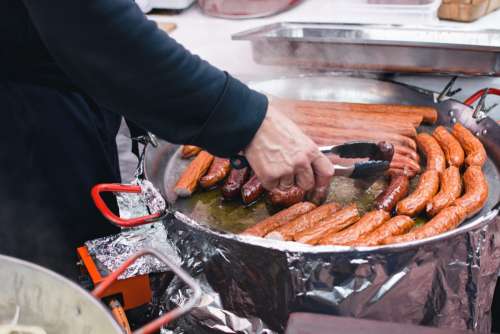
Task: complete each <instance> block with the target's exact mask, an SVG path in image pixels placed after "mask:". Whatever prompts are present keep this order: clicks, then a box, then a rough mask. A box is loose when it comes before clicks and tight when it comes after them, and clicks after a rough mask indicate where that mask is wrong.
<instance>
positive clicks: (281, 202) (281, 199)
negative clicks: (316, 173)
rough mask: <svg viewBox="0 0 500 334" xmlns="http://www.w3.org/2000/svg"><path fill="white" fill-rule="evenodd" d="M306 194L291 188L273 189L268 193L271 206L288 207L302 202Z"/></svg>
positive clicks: (301, 190)
mask: <svg viewBox="0 0 500 334" xmlns="http://www.w3.org/2000/svg"><path fill="white" fill-rule="evenodd" d="M305 195H306V192H305V191H304V190H303V189H302V188H299V187H296V186H293V187H291V188H290V189H288V190H281V189H278V188H276V189H273V190H271V191H270V192H269V201H270V202H271V204H272V205H276V206H282V207H286V208H287V207H289V206H291V205H294V204H295V203H298V202H302V201H303V200H304V197H305Z"/></svg>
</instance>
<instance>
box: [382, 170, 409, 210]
mask: <svg viewBox="0 0 500 334" xmlns="http://www.w3.org/2000/svg"><path fill="white" fill-rule="evenodd" d="M409 189H410V179H409V178H408V177H407V176H404V175H399V176H394V177H391V183H389V186H388V187H387V188H386V189H385V190H384V192H382V193H381V194H380V195H379V196H378V197H377V198H376V199H375V208H376V209H378V210H385V211H387V212H391V211H392V209H394V207H395V206H396V204H398V202H399V201H400V200H402V199H403V198H404V197H406V196H407V195H408V191H409Z"/></svg>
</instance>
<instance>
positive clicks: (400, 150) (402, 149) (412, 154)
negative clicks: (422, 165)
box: [394, 145, 420, 163]
mask: <svg viewBox="0 0 500 334" xmlns="http://www.w3.org/2000/svg"><path fill="white" fill-rule="evenodd" d="M394 153H395V154H399V155H403V156H405V157H408V158H410V159H412V160H414V161H415V162H417V163H419V162H420V156H419V155H418V153H417V151H415V150H413V149H411V148H409V147H406V146H401V145H395V146H394Z"/></svg>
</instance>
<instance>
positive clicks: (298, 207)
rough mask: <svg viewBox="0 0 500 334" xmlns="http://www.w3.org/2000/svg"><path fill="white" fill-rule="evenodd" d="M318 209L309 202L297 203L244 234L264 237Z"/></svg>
mask: <svg viewBox="0 0 500 334" xmlns="http://www.w3.org/2000/svg"><path fill="white" fill-rule="evenodd" d="M314 208H316V205H314V204H313V203H309V202H301V203H297V204H295V205H293V206H291V207H289V208H288V209H285V210H282V211H280V212H278V213H277V214H275V215H273V216H271V217H268V218H266V219H264V220H263V221H261V222H259V223H257V224H255V225H254V226H252V227H250V228H248V229H246V230H245V231H243V232H242V234H245V235H254V236H258V237H263V236H265V235H266V234H268V233H269V232H271V231H273V230H275V229H276V228H278V227H280V226H282V225H284V224H286V223H288V222H290V221H292V220H293V219H295V218H297V217H299V216H302V215H303V214H305V213H307V212H309V211H311V210H313V209H314Z"/></svg>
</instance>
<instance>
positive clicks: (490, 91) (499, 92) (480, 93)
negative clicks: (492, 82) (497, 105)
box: [464, 88, 500, 106]
mask: <svg viewBox="0 0 500 334" xmlns="http://www.w3.org/2000/svg"><path fill="white" fill-rule="evenodd" d="M484 94H492V95H500V89H497V88H485V89H480V90H478V91H477V92H475V93H474V94H472V95H471V96H470V97H469V98H468V99H466V100H465V101H464V104H466V105H468V106H471V105H473V104H474V102H476V101H477V100H479V99H480V98H481V96H483V95H484Z"/></svg>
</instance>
